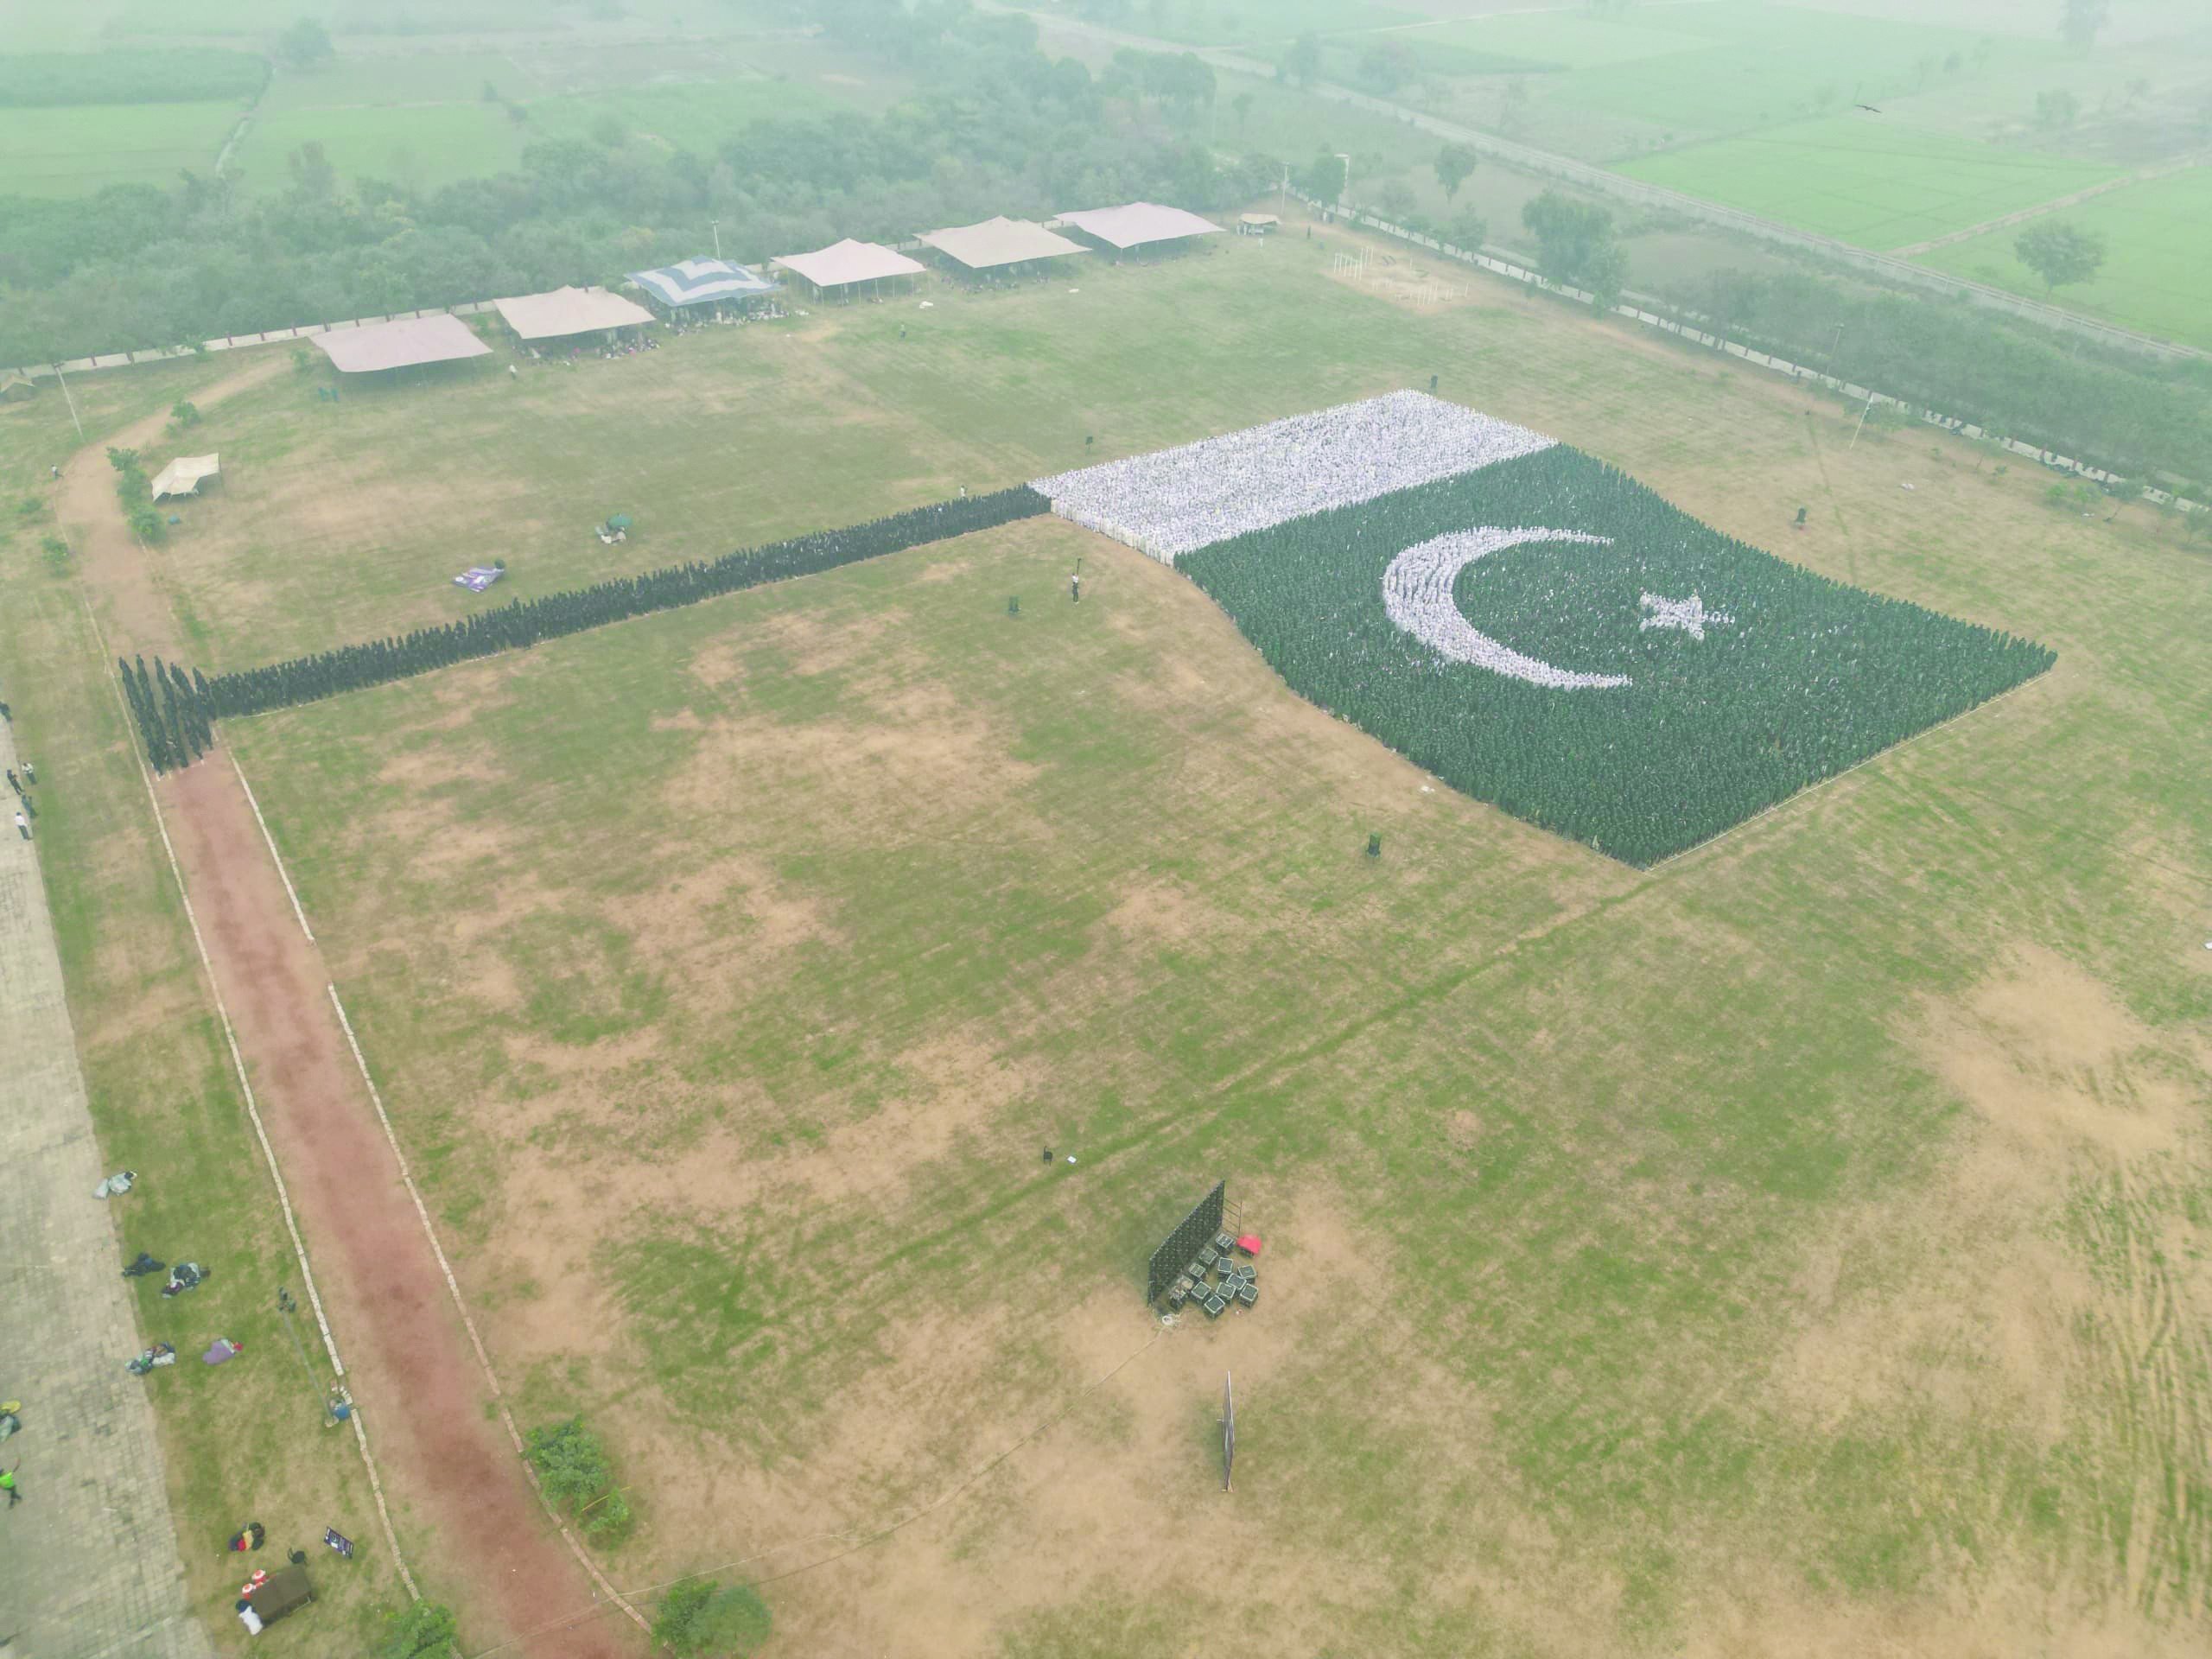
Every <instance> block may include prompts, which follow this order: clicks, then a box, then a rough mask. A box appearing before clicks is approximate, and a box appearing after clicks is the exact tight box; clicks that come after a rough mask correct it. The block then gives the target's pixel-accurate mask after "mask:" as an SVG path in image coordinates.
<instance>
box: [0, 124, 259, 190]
mask: <svg viewBox="0 0 2212 1659" xmlns="http://www.w3.org/2000/svg"><path fill="white" fill-rule="evenodd" d="M242 112H243V111H242V110H241V107H240V105H237V104H220V103H218V104H139V105H105V104H100V105H66V106H63V107H61V108H59V109H0V173H4V180H3V181H0V190H4V191H6V192H8V193H10V194H17V195H26V196H78V195H88V194H91V193H92V192H93V191H95V190H101V189H105V188H106V187H107V186H109V185H111V184H162V185H167V184H174V183H175V181H176V175H177V173H178V171H179V170H180V169H181V168H193V169H194V170H195V171H197V172H200V173H202V174H206V173H211V172H213V170H214V166H215V156H216V153H217V152H218V151H219V150H220V149H222V147H223V140H224V139H225V137H227V136H228V135H229V133H230V130H231V129H232V127H234V126H236V125H237V124H238V117H239V115H240V114H241V113H242Z"/></svg>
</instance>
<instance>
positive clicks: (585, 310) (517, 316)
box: [492, 288, 653, 340]
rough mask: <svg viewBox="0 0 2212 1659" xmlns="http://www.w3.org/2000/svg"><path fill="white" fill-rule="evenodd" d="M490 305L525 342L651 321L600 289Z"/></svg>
mask: <svg viewBox="0 0 2212 1659" xmlns="http://www.w3.org/2000/svg"><path fill="white" fill-rule="evenodd" d="M492 303H493V305H495V306H497V307H498V308H499V315H500V316H502V317H503V318H505V320H506V324H507V327H510V328H512V329H513V330H514V331H515V333H516V334H518V335H519V336H520V337H521V338H523V339H524V340H560V339H563V338H565V337H566V336H568V335H569V334H603V333H604V332H606V331H607V329H609V328H634V327H637V326H638V325H639V324H640V323H649V322H651V321H652V320H653V314H652V312H650V311H648V310H646V309H645V307H644V306H642V305H639V303H638V302H636V301H635V300H626V299H624V298H623V297H622V296H620V294H609V293H608V292H607V290H606V289H603V288H556V289H554V290H553V291H552V292H551V293H550V294H524V295H522V296H518V297H517V298H515V299H511V300H494V301H493V302H492Z"/></svg>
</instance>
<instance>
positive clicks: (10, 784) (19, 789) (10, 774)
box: [8, 766, 23, 795]
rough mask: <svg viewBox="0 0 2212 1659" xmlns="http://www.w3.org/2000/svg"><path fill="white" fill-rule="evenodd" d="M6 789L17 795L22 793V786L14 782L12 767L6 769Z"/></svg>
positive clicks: (14, 774) (13, 769)
mask: <svg viewBox="0 0 2212 1659" xmlns="http://www.w3.org/2000/svg"><path fill="white" fill-rule="evenodd" d="M8 787H9V788H10V789H12V790H14V791H16V794H18V795H20V794H22V792H23V786H22V785H21V784H19V783H17V782H16V769H15V768H14V767H13V766H10V767H9V768H8Z"/></svg>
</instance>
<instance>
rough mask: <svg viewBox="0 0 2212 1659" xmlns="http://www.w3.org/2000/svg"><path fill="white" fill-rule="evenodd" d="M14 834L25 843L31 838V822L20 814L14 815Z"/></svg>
mask: <svg viewBox="0 0 2212 1659" xmlns="http://www.w3.org/2000/svg"><path fill="white" fill-rule="evenodd" d="M16 834H17V835H19V836H22V838H23V839H24V840H25V841H29V839H30V838H31V821H30V820H29V818H27V817H24V816H23V815H22V813H20V812H18V813H16Z"/></svg>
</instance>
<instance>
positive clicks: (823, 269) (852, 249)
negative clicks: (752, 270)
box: [769, 238, 924, 293]
mask: <svg viewBox="0 0 2212 1659" xmlns="http://www.w3.org/2000/svg"><path fill="white" fill-rule="evenodd" d="M769 263H770V264H778V265H781V266H782V267H783V268H784V269H785V270H789V271H794V272H796V273H797V274H798V275H799V276H800V277H804V278H805V279H806V280H807V282H809V283H811V284H812V285H813V287H814V289H815V291H816V292H817V293H819V292H820V291H821V290H822V289H827V288H845V287H849V286H850V285H851V284H852V283H873V282H875V281H878V280H879V279H880V278H882V277H918V276H920V275H921V274H922V270H923V269H924V268H923V267H922V266H921V265H919V264H916V263H915V262H914V261H913V260H912V259H909V258H908V257H906V255H905V254H903V253H899V252H897V251H894V250H893V249H890V248H887V247H883V246H881V245H879V244H877V243H874V242H855V241H854V240H852V239H851V238H846V239H845V240H844V241H842V242H839V243H837V244H836V245H834V246H830V247H827V248H817V250H815V251H814V252H812V253H785V254H779V255H778V256H777V257H775V258H774V259H772V260H771V261H770V262H769Z"/></svg>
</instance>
